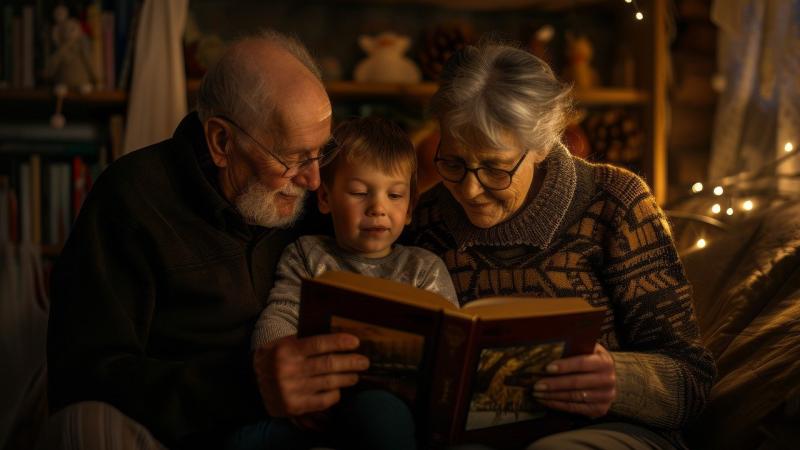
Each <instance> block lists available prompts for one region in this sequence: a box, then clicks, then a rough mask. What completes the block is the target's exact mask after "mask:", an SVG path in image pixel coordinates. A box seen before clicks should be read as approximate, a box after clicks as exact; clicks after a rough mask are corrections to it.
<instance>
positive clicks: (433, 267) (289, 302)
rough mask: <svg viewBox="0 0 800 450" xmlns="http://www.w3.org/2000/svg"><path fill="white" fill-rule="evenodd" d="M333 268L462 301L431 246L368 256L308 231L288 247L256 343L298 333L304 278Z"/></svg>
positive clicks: (396, 247) (258, 326)
mask: <svg viewBox="0 0 800 450" xmlns="http://www.w3.org/2000/svg"><path fill="white" fill-rule="evenodd" d="M330 270H342V271H347V272H354V273H360V274H362V275H367V276H370V277H377V278H385V279H388V280H393V281H397V282H400V283H407V284H411V285H413V286H416V287H418V288H421V289H425V290H428V291H431V292H435V293H437V294H439V295H441V296H443V297H445V298H446V299H448V300H450V301H451V302H452V303H453V304H454V305H456V306H458V300H457V298H456V292H455V289H454V288H453V282H452V281H451V280H450V274H449V273H448V272H447V267H445V265H444V262H442V260H441V259H439V257H438V256H436V255H435V254H433V253H431V252H429V251H428V250H425V249H422V248H419V247H406V246H403V245H399V244H395V245H394V246H393V247H392V252H391V253H389V255H387V256H385V257H383V258H374V259H373V258H364V257H362V256H358V255H355V254H353V253H349V252H347V251H345V250H343V249H342V248H341V247H339V246H338V245H337V244H336V240H335V239H333V238H332V237H329V236H303V237H301V238H299V239H298V240H297V241H295V242H294V243H292V244H290V245H289V246H288V247H286V249H285V250H284V251H283V254H282V255H281V259H280V261H279V262H278V268H277V271H276V274H275V286H274V287H273V288H272V290H271V291H270V293H269V299H268V300H267V307H266V308H265V309H264V310H263V311H262V312H261V316H260V317H259V318H258V322H257V323H256V328H255V331H254V332H253V339H252V344H251V345H252V347H253V348H254V349H255V348H258V347H259V346H262V345H264V344H266V343H268V342H271V341H274V340H276V339H278V338H282V337H284V336H288V335H291V334H295V333H297V314H298V311H299V309H300V281H301V280H302V279H303V278H313V277H315V276H317V275H320V274H322V273H325V272H327V271H330Z"/></svg>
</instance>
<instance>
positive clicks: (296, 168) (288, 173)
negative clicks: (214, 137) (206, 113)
mask: <svg viewBox="0 0 800 450" xmlns="http://www.w3.org/2000/svg"><path fill="white" fill-rule="evenodd" d="M216 117H218V118H220V119H222V120H224V121H226V122H228V123H230V124H231V125H233V126H234V127H236V128H237V129H238V130H239V131H241V132H242V133H243V134H244V135H245V136H247V137H248V139H250V140H251V141H253V142H255V144H256V145H258V147H259V148H260V149H261V150H262V151H264V152H265V153H266V154H268V155H269V156H271V157H272V158H273V159H275V161H278V162H279V163H280V164H281V165H282V166H283V167H284V168H285V170H284V171H283V174H281V177H283V178H292V177H294V176H296V175H297V174H298V173H300V172H301V171H302V170H305V169H307V168H308V167H311V165H312V164H313V163H314V162H315V161H316V162H317V164H319V167H322V166H324V165H326V164H328V163H330V162H331V161H333V158H334V157H335V156H336V153H338V150H339V144H338V143H337V142H336V139H334V138H333V136H331V138H330V139H329V140H328V142H326V143H325V144H324V145H323V146H322V147H320V149H319V154H318V155H317V156H315V157H313V158H304V159H300V158H299V157H297V158H295V159H290V160H287V159H284V158H281V157H280V156H278V155H277V154H276V153H275V152H273V151H271V150H269V149H268V148H267V147H266V146H265V145H264V144H262V143H261V142H259V141H258V140H257V139H256V138H254V137H253V136H251V135H250V133H248V132H247V131H246V130H245V129H244V128H242V127H241V125H239V124H238V123H236V122H235V121H234V120H233V119H231V118H229V117H226V116H216Z"/></svg>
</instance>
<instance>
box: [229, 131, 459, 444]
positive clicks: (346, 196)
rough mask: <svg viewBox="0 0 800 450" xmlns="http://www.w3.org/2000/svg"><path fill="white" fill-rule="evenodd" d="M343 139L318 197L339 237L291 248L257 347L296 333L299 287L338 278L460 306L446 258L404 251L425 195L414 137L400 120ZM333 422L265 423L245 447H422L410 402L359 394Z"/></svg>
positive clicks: (309, 239)
mask: <svg viewBox="0 0 800 450" xmlns="http://www.w3.org/2000/svg"><path fill="white" fill-rule="evenodd" d="M334 138H335V139H336V141H337V142H338V143H339V153H338V154H337V155H336V157H335V159H334V160H333V161H332V162H331V163H330V164H328V165H326V166H324V167H322V168H321V169H320V177H321V179H322V183H321V185H320V188H319V190H318V192H317V196H318V200H319V209H320V211H321V212H323V213H325V214H331V217H332V219H333V228H334V233H335V238H332V237H329V236H303V237H301V238H299V239H298V240H297V241H295V242H294V243H293V244H291V245H289V246H288V247H287V248H286V249H285V250H284V252H283V255H281V259H280V261H279V263H278V268H277V271H276V281H275V286H274V287H273V288H272V291H271V292H270V295H269V299H268V300H267V307H266V309H265V310H264V311H263V312H262V313H261V316H260V318H259V320H258V322H257V324H256V327H255V332H254V333H253V338H252V346H253V348H257V347H259V346H262V345H265V344H266V343H268V342H271V341H273V340H276V339H279V338H281V337H284V336H287V335H291V334H295V333H297V317H298V311H299V304H300V281H301V280H302V279H303V278H311V277H315V276H317V275H320V274H322V273H324V272H327V271H329V270H345V271H350V272H356V273H360V274H363V275H368V276H374V277H380V278H386V279H391V280H394V281H399V282H402V283H409V284H412V285H414V286H416V287H419V288H422V289H427V290H430V291H433V292H436V293H438V294H441V295H442V296H444V297H446V298H447V299H449V300H450V301H451V302H453V303H454V304H456V305H458V301H457V299H456V294H455V289H454V288H453V283H452V281H451V279H450V274H449V273H448V272H447V268H446V267H445V265H444V262H442V260H441V259H439V257H437V256H436V255H434V254H433V253H431V252H429V251H427V250H424V249H421V248H418V247H405V246H402V245H399V244H395V241H396V240H397V238H398V237H399V236H400V233H401V232H402V231H403V227H404V226H405V225H406V224H408V223H409V222H410V221H411V213H412V209H413V205H414V200H415V196H416V193H417V186H416V171H417V158H416V151H415V150H414V147H413V145H412V144H411V141H410V140H409V139H408V136H407V135H406V134H405V132H403V130H401V129H400V128H399V127H398V126H397V125H395V124H393V123H392V122H389V121H387V120H383V119H379V118H366V119H354V120H350V121H347V122H345V123H342V124H341V125H339V126H338V127H337V128H336V130H335V131H334ZM329 416H330V417H329V418H330V420H331V422H332V425H333V426H332V427H331V428H332V429H333V430H334V432H332V433H330V434H327V435H325V434H317V435H315V434H314V433H312V432H311V431H310V430H300V429H299V428H294V426H293V425H290V424H288V423H287V422H285V421H284V422H281V421H275V420H272V421H271V422H270V425H269V426H270V427H271V428H264V425H261V428H258V427H256V428H250V429H249V430H250V431H247V430H244V431H247V433H245V434H243V435H242V439H243V440H250V439H248V438H246V437H245V435H246V434H250V435H252V432H253V430H256V432H257V434H260V435H262V436H269V437H268V438H266V439H264V440H266V441H269V443H270V444H271V445H272V447H270V448H273V447H274V448H278V446H280V447H281V448H283V446H284V445H285V443H286V442H288V441H291V442H292V443H293V444H292V445H296V446H297V448H301V447H302V446H303V445H320V444H322V445H332V444H333V445H337V446H344V448H365V449H375V450H379V449H410V448H414V435H413V434H414V433H413V418H412V417H411V415H410V412H409V411H408V408H406V407H405V405H404V404H403V403H402V401H400V400H399V399H398V398H396V397H394V396H392V395H391V394H389V393H388V392H385V391H375V390H372V391H369V390H367V391H362V392H359V393H358V394H356V395H354V396H352V397H349V398H347V399H345V400H344V401H343V402H342V403H340V404H339V405H337V406H336V407H334V408H333V409H332V411H331V412H330V414H329ZM273 436H274V438H273ZM276 441H280V442H276ZM276 445H278V446H276ZM240 448H241V446H240ZM293 448H294V447H293Z"/></svg>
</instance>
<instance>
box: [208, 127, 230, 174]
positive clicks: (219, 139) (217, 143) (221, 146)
mask: <svg viewBox="0 0 800 450" xmlns="http://www.w3.org/2000/svg"><path fill="white" fill-rule="evenodd" d="M203 132H204V134H205V137H206V144H207V145H208V151H209V153H211V159H212V160H213V161H214V165H215V166H217V167H219V168H223V167H227V166H228V164H229V162H230V161H229V160H228V152H229V151H230V145H229V144H230V143H231V134H230V128H229V127H228V126H227V124H226V123H225V122H224V121H222V120H221V119H219V118H216V117H212V118H210V119H208V120H206V123H204V124H203Z"/></svg>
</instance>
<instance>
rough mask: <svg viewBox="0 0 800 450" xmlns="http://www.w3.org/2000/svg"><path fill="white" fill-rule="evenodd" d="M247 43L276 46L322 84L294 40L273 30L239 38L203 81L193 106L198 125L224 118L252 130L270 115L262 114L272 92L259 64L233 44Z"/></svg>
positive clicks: (303, 49) (315, 68) (304, 50)
mask: <svg viewBox="0 0 800 450" xmlns="http://www.w3.org/2000/svg"><path fill="white" fill-rule="evenodd" d="M250 40H257V41H264V42H267V43H270V44H274V45H276V46H278V47H279V48H281V49H283V50H285V51H286V52H287V53H289V54H290V55H292V56H294V57H295V58H296V59H297V60H298V61H300V63H301V64H303V65H304V66H305V67H306V68H307V69H308V70H309V71H310V72H311V73H312V74H314V76H315V77H316V78H317V79H318V80H320V81H321V80H322V74H321V72H320V70H319V67H318V66H317V64H316V62H315V61H314V58H312V57H311V54H310V53H309V52H308V49H307V48H306V47H305V45H303V43H302V42H300V40H299V39H297V38H296V37H293V36H287V35H285V34H282V33H279V32H277V31H274V30H261V31H259V32H257V33H255V34H252V35H247V36H243V37H241V38H239V39H237V40H235V41H234V42H232V44H231V46H230V47H229V50H228V51H226V52H225V54H224V55H223V56H222V57H221V58H220V60H219V61H218V62H217V63H216V64H214V65H213V66H212V67H211V68H210V69H209V70H208V72H206V74H205V76H204V77H203V81H202V83H201V84H200V90H199V91H198V93H197V105H196V108H197V112H198V113H199V115H200V120H201V121H203V122H205V121H206V120H208V119H209V118H210V117H213V116H216V115H225V116H228V117H231V118H234V119H236V120H237V121H240V123H242V124H243V125H250V126H254V125H258V123H257V121H258V120H259V119H262V120H263V118H264V116H269V115H270V114H271V112H272V111H271V110H267V111H265V110H264V108H265V105H270V104H271V102H270V101H269V100H270V97H271V96H272V94H273V92H272V90H271V89H270V88H269V86H268V85H267V80H265V79H264V77H263V76H262V75H261V73H260V72H261V71H260V70H258V68H259V67H260V66H261V65H262V64H263V61H254V60H253V59H252V58H248V55H244V54H242V52H241V51H240V50H239V49H238V48H237V44H239V43H241V42H244V41H250Z"/></svg>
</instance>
